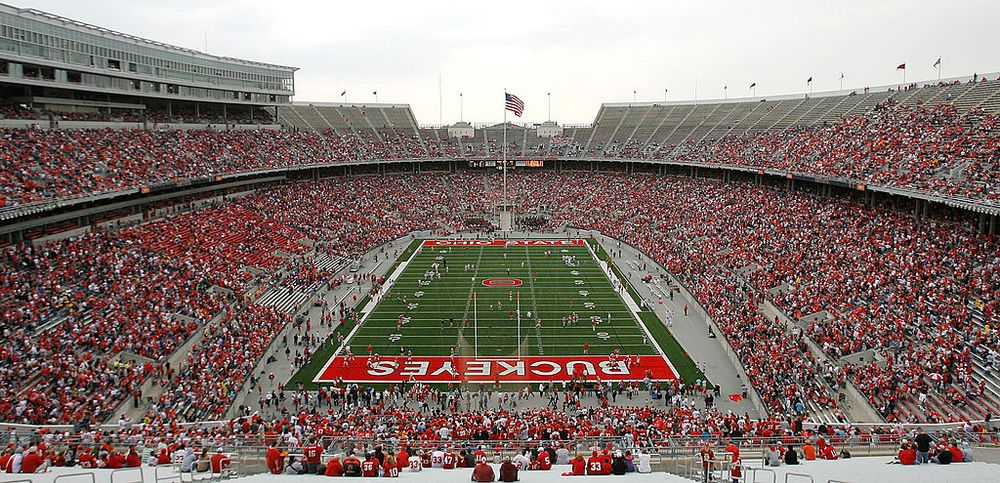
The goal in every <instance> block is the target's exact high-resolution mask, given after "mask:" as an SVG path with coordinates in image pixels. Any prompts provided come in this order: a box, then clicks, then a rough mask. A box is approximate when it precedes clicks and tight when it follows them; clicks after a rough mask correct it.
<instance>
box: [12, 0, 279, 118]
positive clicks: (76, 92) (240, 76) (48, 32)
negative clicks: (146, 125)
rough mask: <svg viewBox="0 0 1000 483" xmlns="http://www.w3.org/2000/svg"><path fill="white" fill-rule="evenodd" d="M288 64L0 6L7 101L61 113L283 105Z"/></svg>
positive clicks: (244, 108) (23, 9) (111, 112)
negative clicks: (226, 54)
mask: <svg viewBox="0 0 1000 483" xmlns="http://www.w3.org/2000/svg"><path fill="white" fill-rule="evenodd" d="M296 70H297V69H296V68H295V67H287V66H282V65H275V64H268V63H264V62H255V61H249V60H243V59H235V58H231V57H221V56H216V55H210V54H206V53H204V52H198V51H196V50H192V49H187V48H183V47H177V46H174V45H168V44H164V43H161V42H156V41H153V40H148V39H144V38H140V37H136V36H132V35H128V34H124V33H121V32H115V31H113V30H109V29H106V28H102V27H98V26H94V25H90V24H87V23H83V22H79V21H76V20H72V19H68V18H64V17H60V16H58V15H53V14H50V13H46V12H42V11H39V10H34V9H25V8H17V7H12V6H10V5H5V4H0V81H2V84H3V97H4V98H5V99H6V101H7V102H11V101H13V102H20V103H24V104H28V105H31V106H38V107H43V108H51V109H52V110H55V111H64V112H67V111H68V112H105V113H108V114H114V113H116V112H134V113H140V114H141V113H143V112H144V111H145V110H146V109H147V107H149V106H148V105H149V104H152V105H154V106H162V108H163V109H165V110H166V111H167V112H168V114H169V112H170V111H171V110H172V109H171V108H173V107H175V106H184V105H190V106H193V107H195V108H197V107H199V106H203V105H214V106H217V107H218V108H219V109H222V110H225V109H227V108H237V109H242V110H248V109H250V108H251V107H253V108H258V109H260V108H267V107H276V106H281V105H287V104H288V103H289V102H290V100H291V97H292V96H293V95H294V94H295V71H296Z"/></svg>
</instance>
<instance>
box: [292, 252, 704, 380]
mask: <svg viewBox="0 0 1000 483" xmlns="http://www.w3.org/2000/svg"><path fill="white" fill-rule="evenodd" d="M417 243H418V242H414V244H411V246H410V247H409V248H408V249H407V250H406V251H405V252H404V253H403V254H402V255H401V256H400V258H399V261H405V260H407V259H409V258H410V255H411V254H412V253H413V250H414V249H415V248H416V246H417ZM596 247H597V248H598V249H599V250H600V247H599V246H596ZM599 253H600V252H599ZM505 255H506V256H505ZM563 256H573V257H575V260H576V262H577V263H576V264H571V266H568V265H567V263H566V262H565V261H564V260H563ZM604 256H605V257H606V254H605V255H604ZM399 261H397V264H398V263H399ZM445 263H446V264H447V268H445ZM434 264H437V265H438V269H437V271H438V273H440V278H438V277H437V276H431V277H429V278H428V277H427V276H426V274H427V273H429V272H433V269H432V266H433V265H434ZM466 265H470V266H471V268H468V269H467V268H466ZM390 273H391V272H390ZM506 277H510V278H517V279H520V280H522V281H523V282H524V284H523V285H521V286H520V287H515V288H508V287H487V286H484V285H483V284H482V281H483V280H484V279H486V278H506ZM619 277H620V278H622V277H621V275H620V274H619ZM622 280H625V279H624V278H622ZM626 283H627V282H626ZM629 290H632V288H631V287H629ZM581 291H586V292H587V295H586V296H584V295H581V293H580V292H581ZM518 293H519V294H520V309H521V310H520V313H521V314H522V317H521V322H520V338H518V328H517V327H518V324H517V317H516V313H517V308H516V307H517V295H518ZM473 294H476V300H474V299H473ZM633 300H639V299H638V297H635V296H634V295H633ZM363 306H364V301H362V303H361V304H359V305H358V307H359V308H360V307H363ZM512 312H513V313H512ZM528 312H531V318H530V319H529V318H528V317H527V314H528ZM573 312H575V313H576V314H577V315H578V316H579V323H578V325H576V326H569V327H564V326H563V323H562V319H563V318H564V317H566V316H567V315H569V314H570V313H573ZM400 315H402V316H403V317H404V320H405V323H404V324H402V325H399V324H398V321H399V318H400ZM592 316H596V317H600V319H601V323H600V324H598V326H597V329H596V330H594V327H593V325H592V323H591V317H592ZM641 316H642V318H643V321H644V322H645V323H646V325H647V326H648V328H649V330H650V332H651V333H652V334H653V337H654V338H655V339H656V341H657V343H659V344H660V346H661V347H662V349H663V350H664V352H666V353H667V356H668V358H670V360H671V362H672V363H673V365H674V367H675V368H676V369H677V371H678V373H679V375H680V376H681V377H682V378H684V380H685V381H694V380H695V379H696V378H699V377H702V378H703V376H702V375H701V373H700V372H699V371H698V370H697V368H696V367H695V366H694V363H693V362H692V361H691V359H690V358H689V357H687V356H686V354H685V353H684V351H683V349H681V348H680V345H679V344H678V343H677V341H676V340H674V338H673V337H672V336H671V335H670V334H669V332H668V331H667V330H666V327H664V326H663V324H662V323H661V322H659V320H658V319H656V317H655V315H654V314H653V313H652V312H649V311H644V312H643V314H641ZM539 318H540V319H541V327H540V328H537V327H536V319H539ZM475 320H478V339H477V337H476V336H475V334H476V326H475V323H474V321H475ZM442 322H443V324H442ZM350 328H351V327H346V328H345V329H347V330H349V329H350ZM336 340H337V336H336V334H334V335H333V336H332V337H331V338H330V339H329V340H328V341H327V343H325V344H324V345H323V346H322V347H321V348H320V349H319V350H317V351H316V353H315V354H314V355H313V357H312V359H311V360H310V362H309V363H308V364H307V365H306V366H305V367H303V368H302V369H301V370H300V371H298V372H297V373H296V374H295V375H294V376H293V377H292V378H291V380H290V381H289V387H290V388H294V387H295V385H296V383H302V384H303V386H304V387H306V388H307V389H311V388H314V387H315V385H314V384H313V383H312V382H311V381H312V379H313V378H314V377H315V375H316V374H317V373H318V372H319V371H320V370H321V369H322V368H323V366H324V364H325V363H326V362H327V361H328V360H329V358H330V356H331V355H332V354H333V352H334V350H335V349H336ZM477 340H478V347H477V343H476V342H477ZM584 342H586V343H587V344H589V349H590V354H593V355H598V354H610V353H611V352H613V351H614V350H616V349H620V351H621V353H622V354H639V355H653V354H657V351H656V349H655V348H654V346H653V345H652V344H651V343H650V342H649V341H646V340H645V337H644V332H643V331H642V329H641V328H640V327H639V325H638V323H637V322H636V321H635V319H634V318H633V317H632V316H631V314H630V312H629V310H628V308H627V307H626V305H625V303H624V302H623V301H622V299H621V297H620V296H619V295H618V294H617V293H615V290H614V288H613V287H612V285H611V283H610V282H609V281H608V279H607V278H606V277H605V275H604V274H603V273H602V272H601V269H600V266H599V265H598V263H597V261H596V260H594V258H593V257H592V256H591V254H590V252H589V251H588V250H587V247H585V246H575V247H574V246H571V247H523V246H519V247H514V246H511V247H503V246H500V247H422V248H421V251H420V253H419V254H417V255H416V256H414V257H413V259H412V261H411V262H410V264H409V265H408V266H407V268H406V269H405V270H404V271H403V273H402V274H401V275H400V277H399V279H398V280H397V281H396V283H395V284H394V286H393V287H392V289H391V290H390V291H389V293H388V294H387V295H386V296H384V297H383V298H382V300H381V301H380V302H379V303H378V304H377V305H376V307H375V308H374V310H373V312H372V314H371V315H370V316H369V317H368V318H367V319H366V320H365V323H364V325H363V326H362V327H361V328H360V329H359V330H358V331H357V333H356V334H355V336H354V338H353V339H352V340H351V341H350V345H351V348H352V351H353V352H354V353H355V354H365V353H367V351H368V346H371V347H372V349H373V352H376V353H379V354H382V355H396V354H400V351H401V350H402V351H405V352H412V353H413V355H439V356H447V355H449V354H450V352H451V350H452V349H454V350H455V351H456V354H458V355H462V356H473V355H476V354H477V353H478V355H479V356H481V357H510V356H516V355H518V353H519V349H520V354H521V355H522V356H535V355H550V356H555V355H578V354H581V353H582V351H583V344H584ZM477 351H478V352H477Z"/></svg>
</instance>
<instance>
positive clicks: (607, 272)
mask: <svg viewBox="0 0 1000 483" xmlns="http://www.w3.org/2000/svg"><path fill="white" fill-rule="evenodd" d="M598 243H600V242H598ZM584 245H586V246H587V251H588V252H590V256H591V257H593V258H594V260H595V261H597V264H598V265H599V266H600V267H601V269H602V270H601V271H602V272H604V276H605V277H607V278H608V280H609V281H610V282H611V287H612V288H615V287H616V286H620V287H621V293H620V294H619V295H621V297H622V300H624V301H625V305H627V306H628V308H629V310H630V311H631V313H632V318H633V319H635V321H636V322H637V323H638V324H639V327H641V328H642V331H643V332H645V333H646V337H648V338H649V341H650V342H652V343H653V347H655V348H656V352H659V353H660V357H663V360H664V361H666V363H667V366H669V367H670V370H671V371H673V372H674V375H675V376H677V377H680V373H679V372H677V368H676V367H674V364H673V363H672V362H670V358H669V357H667V353H666V352H663V348H662V347H660V344H659V343H658V342H656V338H655V337H653V333H652V332H650V331H649V327H646V323H645V322H643V321H642V317H639V312H640V311H641V309H639V305H638V304H636V303H635V300H633V299H632V294H630V293H628V289H627V288H625V285H624V284H622V283H621V281H620V280H618V276H616V275H615V273H614V271H613V270H611V263H613V262H607V263H605V262H603V261H601V260H600V259H598V258H597V253H595V252H594V249H593V248H592V247H591V246H590V243H586V242H584ZM616 284H617V285H616Z"/></svg>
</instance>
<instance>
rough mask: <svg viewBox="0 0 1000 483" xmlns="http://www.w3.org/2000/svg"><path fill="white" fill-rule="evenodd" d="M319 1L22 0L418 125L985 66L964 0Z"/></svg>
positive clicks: (991, 6) (579, 118)
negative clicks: (950, 0)
mask: <svg viewBox="0 0 1000 483" xmlns="http://www.w3.org/2000/svg"><path fill="white" fill-rule="evenodd" d="M959 3H961V5H958V4H953V5H950V6H948V8H942V5H941V4H940V3H939V2H931V1H930V0H916V1H902V0H879V1H871V0H867V1H866V0H843V1H838V2H792V1H768V0H759V1H756V2H743V1H720V0H717V1H709V2H663V1H633V2H607V1H590V0H588V1H577V2H571V1H562V0H557V1H545V2H538V1H534V2H528V1H522V0H512V1H509V2H505V3H503V4H483V3H478V2H457V1H440V2H411V1H401V0H390V1H382V2H322V1H291V2H273V1H271V2H269V1H263V0H237V1H226V0H220V1H215V2H205V1H194V0H176V1H172V2H167V3H162V2H160V3H154V2H142V1H140V2H136V1H134V0H133V1H130V2H125V1H117V0H102V1H97V0H77V1H75V2H65V0H30V1H27V2H25V3H24V4H21V5H19V6H24V7H31V8H38V9H40V10H45V11H48V12H51V13H55V14H58V15H63V16H66V17H70V18H73V19H78V20H82V21H85V22H89V23H94V24H97V25H100V26H102V27H107V28H111V29H114V30H119V31H122V32H126V33H129V34H133V35H137V36H140V37H146V38H151V39H155V40H158V41H162V42H166V43H172V44H176V45H180V46H183V47H189V48H194V49H199V50H200V49H203V48H204V44H205V33H206V32H207V33H208V51H209V52H211V53H214V54H219V55H226V56H232V57H242V58H248V59H252V60H259V61H264V62H272V63H277V64H283V65H293V66H297V67H300V68H301V70H299V71H298V73H297V74H296V86H297V95H296V99H297V100H309V101H336V100H339V94H340V92H341V91H342V90H343V89H347V90H348V92H349V95H348V98H349V99H350V100H358V101H371V100H373V98H372V96H371V95H370V93H371V92H372V91H373V90H376V89H377V90H378V91H379V100H380V101H383V102H400V103H409V104H411V105H412V106H413V109H414V111H415V113H416V115H417V119H418V121H419V122H421V123H427V124H436V123H437V122H438V116H439V114H438V113H439V111H438V109H439V108H438V106H439V98H438V76H439V75H440V76H441V78H442V80H443V82H442V84H443V89H442V91H443V96H442V97H443V98H442V99H441V104H442V105H443V109H442V111H443V112H442V118H443V120H444V122H445V123H451V122H453V121H455V120H457V119H458V117H459V102H458V93H459V92H463V93H464V99H465V109H464V111H465V119H466V120H471V121H490V122H493V121H498V120H499V119H501V118H502V115H503V111H502V104H501V103H502V92H503V90H504V88H507V89H509V90H511V91H512V92H516V93H517V94H518V95H519V96H520V97H521V98H522V99H524V101H525V103H526V110H525V119H530V120H534V121H542V120H545V118H546V116H547V109H546V100H547V97H546V93H548V92H551V93H552V108H553V111H552V112H553V118H554V119H555V120H557V121H561V122H568V123H580V122H590V121H592V120H593V118H594V115H595V114H596V112H597V109H598V107H599V106H600V104H601V103H602V102H608V101H627V100H631V99H632V91H633V90H637V91H638V97H639V99H640V100H643V99H645V100H659V99H663V94H664V89H669V93H668V97H669V98H670V99H671V100H680V99H693V98H694V97H695V87H694V86H695V83H696V81H697V85H698V91H697V96H698V98H700V99H705V98H715V97H721V96H722V86H723V85H726V84H728V85H729V86H730V91H729V94H730V96H731V97H733V96H743V95H747V94H748V93H747V88H748V86H749V85H750V83H751V82H757V84H758V89H757V94H758V95H774V94H787V93H794V92H804V91H805V89H806V86H805V79H806V78H807V77H809V76H813V77H814V79H815V82H814V85H813V87H814V88H815V89H816V90H817V91H819V90H829V89H835V88H837V87H838V85H839V84H838V83H839V77H840V73H841V72H844V73H845V76H846V78H845V87H864V86H876V85H885V84H891V83H893V82H898V81H899V77H898V74H899V73H898V72H896V71H895V69H894V67H895V66H896V65H897V64H899V63H901V62H907V65H908V66H909V67H910V70H909V71H908V72H907V79H910V80H915V79H930V78H934V77H935V76H936V75H937V73H936V71H935V70H934V69H933V68H932V67H931V64H932V63H933V62H934V60H935V59H937V57H938V56H941V57H943V58H944V60H943V61H942V63H943V65H944V75H945V76H958V75H968V74H971V73H973V72H992V71H995V70H998V69H1000V60H998V58H997V57H996V56H995V55H994V54H993V52H992V50H993V48H992V46H993V44H994V43H995V40H994V39H993V38H992V36H993V35H992V32H993V31H994V28H993V25H992V23H993V22H992V19H995V18H998V17H1000V2H992V1H986V0H966V1H962V2H959Z"/></svg>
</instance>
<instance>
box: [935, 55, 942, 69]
mask: <svg viewBox="0 0 1000 483" xmlns="http://www.w3.org/2000/svg"><path fill="white" fill-rule="evenodd" d="M939 65H941V58H940V57H938V60H937V62H934V67H937V66H939Z"/></svg>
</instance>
